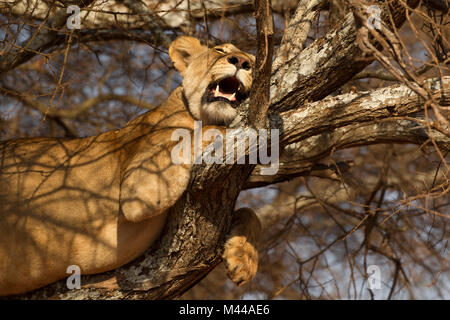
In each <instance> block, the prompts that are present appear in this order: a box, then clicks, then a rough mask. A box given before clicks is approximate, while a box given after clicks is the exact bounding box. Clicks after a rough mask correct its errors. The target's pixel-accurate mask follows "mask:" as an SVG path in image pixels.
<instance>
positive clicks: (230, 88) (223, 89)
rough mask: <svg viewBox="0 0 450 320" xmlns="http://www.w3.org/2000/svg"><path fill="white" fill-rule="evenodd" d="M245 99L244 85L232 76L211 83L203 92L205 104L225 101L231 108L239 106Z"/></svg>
mask: <svg viewBox="0 0 450 320" xmlns="http://www.w3.org/2000/svg"><path fill="white" fill-rule="evenodd" d="M246 97H247V94H246V93H245V90H244V85H243V84H242V83H241V82H240V81H239V80H238V79H237V78H236V77H234V76H232V77H226V78H223V79H221V80H219V81H217V82H213V83H211V84H210V85H209V86H208V88H207V89H206V92H205V98H206V101H207V102H214V101H225V102H228V103H229V104H230V105H231V106H232V107H236V106H237V105H239V103H241V102H242V101H243V100H245V98H246Z"/></svg>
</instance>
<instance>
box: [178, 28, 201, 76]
mask: <svg viewBox="0 0 450 320" xmlns="http://www.w3.org/2000/svg"><path fill="white" fill-rule="evenodd" d="M205 50H206V47H205V46H203V45H202V44H201V43H200V40H198V39H197V38H193V37H188V36H181V37H178V38H177V39H175V40H174V41H173V42H172V44H171V45H170V48H169V56H170V59H172V61H173V64H174V66H175V68H176V69H177V70H178V71H180V73H181V74H183V72H184V70H186V68H187V66H188V65H189V63H191V61H192V58H193V57H195V56H196V55H198V54H200V53H202V52H203V51H205Z"/></svg>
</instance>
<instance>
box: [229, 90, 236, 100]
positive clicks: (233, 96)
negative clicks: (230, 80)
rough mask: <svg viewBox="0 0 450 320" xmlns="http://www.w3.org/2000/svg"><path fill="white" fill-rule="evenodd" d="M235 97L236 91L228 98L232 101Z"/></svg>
mask: <svg viewBox="0 0 450 320" xmlns="http://www.w3.org/2000/svg"><path fill="white" fill-rule="evenodd" d="M235 97H236V92H235V93H233V94H232V95H231V97H230V100H231V101H233V99H234V98H235Z"/></svg>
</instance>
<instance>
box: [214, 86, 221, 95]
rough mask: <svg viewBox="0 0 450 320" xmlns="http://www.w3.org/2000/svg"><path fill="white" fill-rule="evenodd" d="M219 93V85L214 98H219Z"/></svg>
mask: <svg viewBox="0 0 450 320" xmlns="http://www.w3.org/2000/svg"><path fill="white" fill-rule="evenodd" d="M219 92H220V88H219V85H217V87H216V91H215V92H214V97H218V96H219Z"/></svg>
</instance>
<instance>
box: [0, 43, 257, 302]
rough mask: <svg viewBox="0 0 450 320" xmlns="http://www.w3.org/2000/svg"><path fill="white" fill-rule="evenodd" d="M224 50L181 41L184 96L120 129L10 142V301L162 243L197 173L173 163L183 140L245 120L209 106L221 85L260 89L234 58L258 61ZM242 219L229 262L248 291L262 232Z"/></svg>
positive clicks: (6, 220)
mask: <svg viewBox="0 0 450 320" xmlns="http://www.w3.org/2000/svg"><path fill="white" fill-rule="evenodd" d="M219 48H220V49H221V50H222V51H223V52H221V51H220V50H217V48H211V49H207V48H206V47H204V46H202V45H201V44H200V42H199V41H198V40H197V39H195V38H191V37H181V38H179V39H177V40H175V41H174V43H173V44H172V46H171V47H170V50H169V52H170V56H171V58H172V60H173V62H174V65H175V67H176V68H177V69H178V70H179V71H180V72H181V74H182V75H183V78H184V80H183V85H182V87H179V88H177V89H175V91H174V92H172V94H171V95H170V97H169V98H168V99H167V101H166V102H165V103H163V104H162V105H161V106H160V107H158V108H157V109H155V110H153V111H150V112H148V113H146V114H144V115H142V116H140V117H138V118H136V119H134V120H132V121H131V122H130V123H128V124H127V125H126V126H125V127H124V128H122V129H120V130H115V131H108V132H105V133H103V134H100V135H97V136H94V137H89V138H80V139H53V138H33V139H16V140H10V141H5V142H2V143H0V296H4V295H11V294H18V293H23V292H26V291H30V290H33V289H37V288H39V287H42V286H45V285H47V284H50V283H52V282H55V281H57V280H59V279H62V278H65V277H67V276H68V275H67V274H66V269H67V267H68V266H69V265H78V266H79V267H80V268H81V272H82V274H94V273H101V272H105V271H108V270H112V269H115V268H117V267H119V266H122V265H124V264H126V263H128V262H130V261H131V260H133V259H135V258H136V257H138V256H139V255H141V254H142V253H143V252H144V251H145V250H146V249H147V248H148V247H149V246H151V245H152V244H153V243H154V241H155V240H156V239H157V238H158V237H159V236H160V234H161V231H162V229H163V227H164V224H165V220H166V212H167V210H168V209H169V208H170V207H171V206H172V205H173V204H174V203H175V202H176V201H177V199H178V198H179V197H180V196H181V195H182V193H183V192H184V191H185V189H186V187H187V184H188V181H189V179H190V169H191V165H185V164H183V165H175V164H174V163H173V162H172V161H171V155H170V151H171V150H172V148H173V146H174V145H175V144H176V142H173V141H171V139H170V138H171V135H172V133H173V131H174V130H175V129H177V128H185V129H188V130H193V127H194V120H195V119H198V120H203V121H204V124H205V125H207V124H209V125H216V124H227V123H229V122H230V121H231V120H232V119H233V118H234V117H235V116H236V113H235V109H233V108H231V107H230V106H229V105H228V104H226V103H223V102H220V101H216V102H213V103H209V104H208V103H204V102H202V99H201V97H202V95H203V93H204V92H205V90H206V88H207V86H208V85H209V84H210V83H211V81H214V80H217V79H221V78H222V77H223V76H230V75H232V74H233V73H234V75H235V76H236V77H237V78H238V79H239V80H240V81H241V82H242V84H243V86H244V89H245V90H246V91H248V90H250V87H251V70H243V69H241V70H237V69H236V68H235V67H234V66H233V65H231V64H230V63H229V62H228V61H227V57H228V56H229V55H230V54H233V55H238V56H240V57H243V58H247V59H249V60H250V61H251V62H252V63H253V61H254V57H253V56H251V55H248V54H246V53H244V52H241V51H239V50H238V49H237V48H236V47H234V46H233V45H231V44H225V45H222V46H219ZM233 68H234V69H233ZM183 92H184V97H185V98H184V97H183ZM185 99H186V100H187V101H188V105H185V102H184V101H185ZM192 116H194V118H195V119H194V118H193V117H192ZM222 130H223V127H222ZM237 212H238V213H244V214H242V215H241V214H238V217H237V218H236V219H235V221H234V222H233V228H232V230H231V235H230V237H229V238H228V240H227V243H226V245H225V253H224V259H225V263H226V265H227V267H228V270H229V274H230V276H231V278H232V279H233V280H234V281H235V282H237V283H240V284H242V283H246V282H248V281H249V280H250V279H252V278H253V277H254V275H255V272H256V268H257V252H256V246H255V244H254V242H255V241H256V234H257V233H258V230H259V229H258V227H257V223H256V222H254V221H253V220H252V219H249V218H248V217H247V216H249V214H250V213H249V212H251V211H249V209H245V210H241V211H237ZM252 214H253V213H252ZM253 215H254V214H253ZM239 217H240V218H239ZM244 217H245V218H244ZM254 218H256V217H254ZM252 221H253V222H252ZM256 221H257V220H256Z"/></svg>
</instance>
